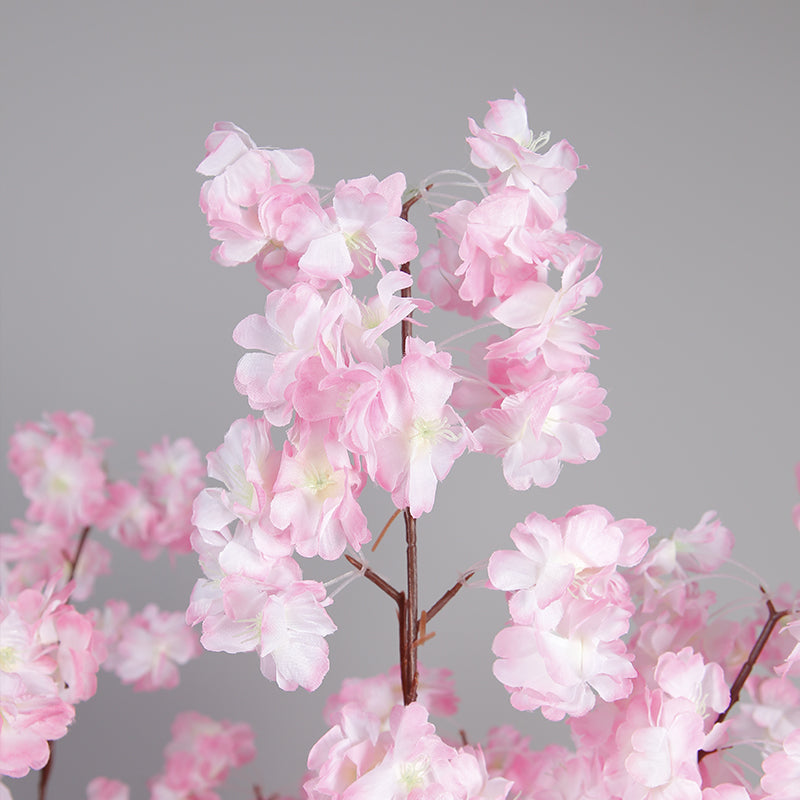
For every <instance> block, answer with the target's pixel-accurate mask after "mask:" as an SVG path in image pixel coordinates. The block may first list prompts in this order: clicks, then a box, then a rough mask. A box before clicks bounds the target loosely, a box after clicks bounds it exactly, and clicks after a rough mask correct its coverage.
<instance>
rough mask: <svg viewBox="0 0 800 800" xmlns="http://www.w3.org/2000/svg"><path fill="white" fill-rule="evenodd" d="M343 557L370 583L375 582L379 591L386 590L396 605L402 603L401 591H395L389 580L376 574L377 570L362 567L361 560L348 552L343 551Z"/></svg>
mask: <svg viewBox="0 0 800 800" xmlns="http://www.w3.org/2000/svg"><path fill="white" fill-rule="evenodd" d="M344 557H345V558H346V559H347V560H348V561H349V562H350V563H351V564H352V565H353V566H354V567H355V568H356V569H357V570H358V571H359V572H361V573H363V574H364V577H365V578H366V579H367V580H368V581H372V583H374V584H375V585H376V586H377V587H378V588H379V589H380V590H381V591H383V592H386V594H388V595H389V597H391V598H392V600H394V601H395V603H397V604H398V605H401V603H402V597H403V593H402V592H398V591H397V589H395V588H394V586H392V584H391V583H389V582H388V581H387V580H385V579H384V578H381V576H380V575H378V573H377V572H375V570H373V569H370V568H369V567H367V568H366V569H364V565H363V564H362V563H361V562H360V561H359V560H358V559H357V558H353V556H351V555H349V554H347V553H345V556H344Z"/></svg>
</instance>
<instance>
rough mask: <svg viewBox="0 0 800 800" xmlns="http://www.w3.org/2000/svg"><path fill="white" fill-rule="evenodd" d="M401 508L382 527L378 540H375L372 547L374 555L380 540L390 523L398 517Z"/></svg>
mask: <svg viewBox="0 0 800 800" xmlns="http://www.w3.org/2000/svg"><path fill="white" fill-rule="evenodd" d="M402 510H403V509H402V508H398V509H397V511H395V512H394V514H392V516H391V517H389V521H388V522H387V523H386V524H385V525H384V526H383V530H382V531H381V532H380V533H379V534H378V538H377V539H376V540H375V543H374V544H373V545H372V552H373V553H374V552H375V551H376V550H377V549H378V545H379V544H380V543H381V539H383V537H384V534H385V533H386V531H388V530H389V528H390V527H391V526H392V523H393V522H394V521H395V520H396V519H397V518H398V517H399V516H400V513H401V512H402Z"/></svg>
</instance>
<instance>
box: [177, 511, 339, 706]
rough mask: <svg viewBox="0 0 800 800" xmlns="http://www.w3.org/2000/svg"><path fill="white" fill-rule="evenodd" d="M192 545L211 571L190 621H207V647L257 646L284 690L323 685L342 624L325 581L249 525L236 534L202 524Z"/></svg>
mask: <svg viewBox="0 0 800 800" xmlns="http://www.w3.org/2000/svg"><path fill="white" fill-rule="evenodd" d="M192 545H193V547H194V549H195V550H196V551H197V553H198V554H199V556H200V563H201V566H202V567H203V570H204V572H205V574H206V576H207V577H206V578H201V579H200V580H198V581H197V583H196V584H195V587H194V589H193V590H192V597H191V601H190V604H189V608H188V610H187V612H186V621H187V623H188V624H190V625H196V624H197V623H198V622H202V625H203V633H202V636H201V638H200V641H201V643H202V645H203V647H205V648H206V649H207V650H214V651H223V652H226V653H242V652H247V651H250V650H255V652H256V653H258V655H259V658H260V659H261V672H262V673H263V675H264V676H265V677H267V678H269V679H270V680H273V681H276V682H277V684H278V686H280V688H281V689H284V690H286V691H294V690H295V689H297V687H298V686H302V687H303V688H304V689H307V690H308V691H313V690H314V689H316V688H317V687H318V686H319V685H320V683H322V679H323V678H324V677H325V675H326V673H327V672H328V666H329V663H328V644H327V642H326V641H325V637H326V636H328V635H329V634H331V633H333V631H335V630H336V625H334V623H333V620H331V618H330V617H329V616H328V613H327V611H325V606H327V605H329V604H330V602H331V600H330V598H328V597H327V595H326V592H325V587H324V586H323V585H322V584H321V583H319V582H317V581H308V580H303V576H302V573H301V571H300V566H299V565H298V563H297V562H296V561H295V560H294V559H292V558H289V557H285V558H270V557H268V556H266V555H264V554H263V553H261V552H259V550H258V549H257V547H256V545H255V543H254V541H253V537H252V535H251V533H250V531H249V530H248V529H247V527H246V526H244V525H241V524H239V525H238V526H237V527H236V530H235V532H234V533H233V535H231V533H230V532H229V531H228V529H227V528H224V529H223V530H222V531H208V530H203V529H198V530H196V531H195V533H194V534H193V536H192Z"/></svg>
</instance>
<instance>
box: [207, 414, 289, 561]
mask: <svg viewBox="0 0 800 800" xmlns="http://www.w3.org/2000/svg"><path fill="white" fill-rule="evenodd" d="M207 460H208V475H209V477H210V478H214V479H216V480H218V481H220V482H221V483H223V484H224V488H212V489H204V490H203V491H202V492H200V494H199V495H198V496H197V498H196V499H195V502H194V509H193V514H192V522H193V524H194V525H196V526H197V527H199V528H203V529H206V530H209V531H221V530H222V529H223V528H225V527H226V526H227V525H229V524H230V523H231V522H233V521H234V520H239V521H240V522H242V523H243V524H244V525H245V526H247V527H248V528H249V529H250V531H251V532H252V534H253V536H254V537H255V538H256V539H257V540H258V542H259V544H260V545H261V546H262V550H263V552H264V553H265V555H269V556H272V557H276V558H277V557H280V556H286V555H289V554H290V553H291V552H292V545H291V542H290V540H289V536H288V534H286V535H285V534H283V533H282V532H281V531H279V530H278V529H277V528H276V527H275V526H274V525H273V524H272V523H271V522H270V519H269V515H270V510H271V504H272V496H273V486H274V483H275V478H276V476H277V474H278V467H279V465H280V454H279V452H278V451H276V450H275V449H274V448H273V446H272V441H271V436H270V426H269V423H268V422H267V421H266V420H265V419H263V418H262V419H254V418H253V417H252V416H249V417H247V418H246V419H239V420H236V421H235V422H233V423H232V424H231V426H230V428H229V429H228V432H227V433H226V434H225V441H224V442H223V444H221V445H220V446H219V447H218V448H217V449H216V450H215V451H214V452H213V453H209V454H208V457H207Z"/></svg>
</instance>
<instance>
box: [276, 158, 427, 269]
mask: <svg viewBox="0 0 800 800" xmlns="http://www.w3.org/2000/svg"><path fill="white" fill-rule="evenodd" d="M405 188H406V179H405V176H404V175H403V174H402V173H400V172H396V173H394V174H393V175H390V176H389V177H388V178H384V180H382V181H379V180H378V179H377V178H376V177H375V176H374V175H368V176H367V177H365V178H358V179H356V180H351V181H346V182H345V181H340V182H339V183H338V184H337V185H336V189H335V190H334V197H333V206H332V207H331V208H330V209H323V208H321V207H319V208H317V209H313V208H311V207H309V206H302V205H295V206H292V207H291V208H289V209H288V210H287V211H286V212H285V213H284V215H283V225H282V226H281V227H280V228H279V230H278V236H279V238H280V239H281V240H282V241H283V242H285V243H286V247H287V248H288V249H289V250H290V251H294V252H297V253H301V252H302V256H301V257H300V260H299V262H298V266H299V268H300V269H301V270H302V271H303V272H305V273H307V274H308V275H310V276H312V277H316V278H322V279H325V280H338V279H342V278H346V277H348V276H350V275H352V276H353V277H359V276H362V275H366V274H369V273H370V272H372V270H373V269H374V267H375V266H377V265H379V264H380V263H381V261H382V260H383V259H386V260H387V261H389V262H390V263H391V264H393V265H394V266H395V267H399V266H400V265H401V264H403V263H405V262H407V261H410V260H411V259H412V258H414V257H415V256H416V255H417V245H416V230H415V228H414V227H413V226H412V225H410V224H409V223H408V222H406V221H405V220H402V219H401V218H400V211H401V205H402V195H403V191H404V190H405Z"/></svg>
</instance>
